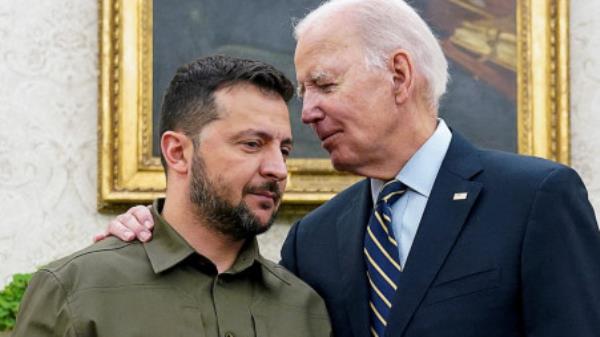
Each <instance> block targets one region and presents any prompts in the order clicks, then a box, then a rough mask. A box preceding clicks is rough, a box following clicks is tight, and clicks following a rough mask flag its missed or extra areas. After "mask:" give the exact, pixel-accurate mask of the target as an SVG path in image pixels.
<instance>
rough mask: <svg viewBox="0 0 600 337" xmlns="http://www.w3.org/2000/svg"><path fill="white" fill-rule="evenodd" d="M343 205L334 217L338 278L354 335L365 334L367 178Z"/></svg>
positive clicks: (369, 197) (360, 336)
mask: <svg viewBox="0 0 600 337" xmlns="http://www.w3.org/2000/svg"><path fill="white" fill-rule="evenodd" d="M362 184H363V186H362V188H361V189H360V192H359V193H356V194H355V195H354V196H353V198H352V199H351V200H350V201H349V202H348V205H346V207H344V208H343V213H342V214H341V215H340V216H339V217H338V220H337V238H338V256H339V258H340V267H341V275H342V276H341V277H342V284H343V288H342V291H343V293H342V296H343V298H344V301H345V308H346V312H347V313H348V318H349V321H350V324H351V326H352V331H353V332H354V336H356V337H363V336H369V309H368V288H367V277H366V269H365V263H364V255H363V241H364V235H365V228H366V223H367V221H368V217H369V216H370V214H371V209H372V201H371V192H370V184H369V181H368V180H364V181H363V182H362Z"/></svg>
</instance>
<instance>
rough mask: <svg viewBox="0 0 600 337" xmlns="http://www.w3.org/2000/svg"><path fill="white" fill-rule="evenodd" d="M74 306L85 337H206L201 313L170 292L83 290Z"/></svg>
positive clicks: (138, 287)
mask: <svg viewBox="0 0 600 337" xmlns="http://www.w3.org/2000/svg"><path fill="white" fill-rule="evenodd" d="M90 301H93V302H90ZM92 303H93V304H92ZM72 305H73V312H74V313H75V315H76V316H77V323H76V324H77V327H76V329H77V330H78V331H80V332H81V333H82V335H83V336H98V337H101V336H119V337H165V336H169V337H192V336H193V337H205V336H206V334H205V330H204V326H203V322H202V315H201V311H200V309H199V308H197V307H196V306H195V305H194V304H193V303H191V301H190V299H189V298H186V296H183V294H181V293H178V292H177V291H175V290H173V289H170V288H161V287H152V286H148V287H144V286H136V287H122V288H108V289H89V290H83V291H80V292H79V293H78V294H77V300H76V301H74V302H73V304H72Z"/></svg>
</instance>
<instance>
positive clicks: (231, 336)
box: [225, 331, 235, 337]
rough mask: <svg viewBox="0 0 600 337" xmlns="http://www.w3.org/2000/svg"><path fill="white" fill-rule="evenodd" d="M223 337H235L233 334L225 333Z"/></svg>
mask: <svg viewBox="0 0 600 337" xmlns="http://www.w3.org/2000/svg"><path fill="white" fill-rule="evenodd" d="M225 337H235V335H234V334H233V332H229V331H228V332H226V333H225Z"/></svg>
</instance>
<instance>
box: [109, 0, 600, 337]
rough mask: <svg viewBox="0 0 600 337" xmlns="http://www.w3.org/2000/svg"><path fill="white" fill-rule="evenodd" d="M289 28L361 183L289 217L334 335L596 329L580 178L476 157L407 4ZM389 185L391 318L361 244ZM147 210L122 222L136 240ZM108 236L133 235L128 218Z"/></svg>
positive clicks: (427, 34)
mask: <svg viewBox="0 0 600 337" xmlns="http://www.w3.org/2000/svg"><path fill="white" fill-rule="evenodd" d="M295 35H296V39H297V41H298V44H297V49H296V54H295V60H294V61H295V65H296V71H297V76H298V86H299V88H298V89H299V95H300V96H301V97H302V101H303V110H302V121H303V122H304V123H306V124H309V125H311V126H312V127H313V129H314V130H315V132H316V134H317V136H318V137H319V138H320V139H321V142H322V146H323V147H324V148H325V149H326V150H327V151H328V152H329V154H330V157H331V161H332V163H333V165H334V166H335V168H336V169H338V170H342V171H347V172H352V173H354V174H358V175H361V176H364V177H366V179H365V180H363V181H361V182H358V183H357V184H355V185H353V186H351V187H349V188H348V189H346V190H345V191H343V192H341V193H340V194H338V195H337V196H336V197H335V198H333V199H332V200H331V201H329V202H327V203H325V204H324V205H323V206H321V207H319V208H318V209H317V210H315V211H313V212H312V213H310V214H308V215H307V216H306V217H304V218H303V219H302V220H300V221H298V222H297V223H296V224H294V225H293V227H292V229H291V231H290V234H289V235H288V237H287V239H286V241H285V243H284V246H283V249H282V261H281V263H282V264H283V265H284V266H285V267H286V268H288V269H289V270H290V271H292V272H293V273H295V274H296V275H298V276H299V277H300V278H302V279H303V280H304V281H306V282H307V283H308V284H309V285H311V286H312V287H313V288H314V289H315V290H316V291H317V292H318V293H319V294H320V295H321V296H323V298H324V299H325V301H326V303H327V306H328V310H329V312H330V316H331V319H332V324H333V329H334V333H335V335H336V336H354V337H365V336H370V335H372V336H380V335H381V336H383V335H385V336H389V337H391V336H407V337H409V336H410V337H413V336H415V337H416V336H418V337H445V336H453V337H481V336H486V337H490V336H502V337H513V336H514V337H516V336H531V337H534V336H535V337H550V336H556V337H559V336H560V337H566V336H578V337H588V336H589V337H592V336H600V232H599V230H598V226H597V223H596V220H595V216H594V212H593V210H592V208H591V206H590V204H589V201H588V198H587V192H586V190H585V187H584V185H583V183H582V182H581V180H580V178H579V176H578V175H577V173H575V172H574V171H573V170H572V169H570V168H568V167H566V166H563V165H560V164H556V163H552V162H550V161H546V160H543V159H537V158H531V157H525V156H519V155H515V154H509V153H503V152H498V151H489V150H482V149H478V148H476V147H475V146H473V145H471V144H470V143H469V142H468V141H466V140H465V139H464V138H463V137H461V136H460V135H459V134H458V133H457V132H454V131H451V130H450V129H449V128H448V127H447V125H446V124H445V122H444V121H443V120H441V119H439V118H438V113H437V111H438V102H439V99H440V97H441V96H442V95H443V93H444V91H445V88H446V83H447V81H448V75H447V63H446V59H445V57H444V55H443V53H442V50H441V48H440V46H439V44H438V42H437V40H436V39H435V37H434V36H433V34H432V32H431V30H430V28H429V27H428V26H427V24H426V23H425V22H424V21H423V20H422V19H421V18H420V17H419V15H418V14H417V13H416V12H415V11H414V10H413V9H412V8H411V7H410V6H409V5H407V4H406V3H405V2H404V1H401V0H346V1H329V2H326V3H325V4H323V5H321V6H320V7H319V8H318V9H316V10H314V11H313V12H311V13H310V14H308V15H307V16H306V17H305V18H304V19H303V20H302V21H300V22H299V24H298V25H297V27H296V31H295ZM394 179H396V180H398V181H400V182H401V183H402V186H403V189H402V191H401V193H402V194H401V196H400V198H399V199H398V200H397V201H395V202H394V203H393V204H392V205H390V206H389V212H390V213H389V216H388V218H391V220H389V223H390V225H389V227H387V229H386V231H389V232H391V233H387V234H388V235H389V239H390V242H393V243H394V244H395V247H397V251H394V252H393V253H392V254H388V253H389V252H388V253H385V254H384V255H385V256H386V257H387V258H388V259H389V260H394V261H395V262H393V263H394V264H395V265H397V266H398V269H399V270H400V271H401V272H400V273H399V276H398V277H397V278H395V279H393V280H392V281H393V282H388V283H390V284H392V283H393V285H394V288H393V289H394V291H393V293H392V296H388V298H387V299H385V300H383V302H384V304H385V306H386V307H387V309H386V310H387V311H386V313H385V314H382V312H380V311H378V310H376V309H377V308H376V307H377V305H374V302H375V301H378V300H377V298H376V297H373V296H379V295H381V294H380V291H379V290H378V287H380V286H378V285H377V284H375V283H376V282H374V277H373V272H372V271H371V269H369V268H372V267H371V266H372V265H377V263H373V261H369V260H370V256H369V254H368V249H367V247H366V242H367V239H368V237H369V235H371V232H370V226H371V224H370V223H371V221H373V220H372V218H373V217H375V218H377V216H376V215H375V211H374V204H376V203H379V201H378V200H379V199H380V197H379V194H380V191H381V190H382V188H383V187H384V185H385V186H387V182H388V181H390V180H394ZM139 210H140V209H139V208H137V209H134V210H132V211H130V212H129V214H130V215H134V216H129V217H127V218H126V219H125V220H126V221H125V220H124V221H123V222H126V225H129V226H130V228H131V229H132V230H133V232H135V233H136V234H137V233H140V232H141V229H142V228H143V227H141V226H140V225H139V224H137V223H136V222H138V221H139V222H143V219H144V217H145V216H144V215H143V214H142V215H140V214H139V213H140V212H139ZM142 213H143V212H142ZM136 218H137V219H136ZM382 223H383V222H382ZM382 227H383V225H382ZM368 228H369V229H368ZM110 230H111V231H112V232H113V233H114V234H116V235H119V236H121V237H123V236H124V234H123V233H124V232H123V224H122V223H118V222H115V223H113V224H112V225H111V226H110ZM129 234H130V236H132V235H133V234H132V233H129ZM146 234H147V233H146ZM375 241H377V240H375ZM377 244H378V245H379V241H378V243H377ZM391 255H393V257H390V256H391ZM366 256H368V258H366ZM375 269H377V270H379V267H378V266H375ZM383 269H384V268H383ZM379 271H381V270H379ZM385 273H386V271H385V270H383V271H382V274H385ZM385 279H386V280H387V281H389V280H388V278H387V277H385ZM380 297H381V296H380ZM375 321H377V323H378V324H379V325H380V326H379V328H378V329H374V324H375V323H374V322H375Z"/></svg>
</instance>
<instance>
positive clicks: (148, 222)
mask: <svg viewBox="0 0 600 337" xmlns="http://www.w3.org/2000/svg"><path fill="white" fill-rule="evenodd" d="M127 213H129V214H131V215H133V216H134V217H135V218H136V219H137V221H138V222H139V223H140V224H142V225H143V226H144V227H146V228H147V229H149V230H152V228H154V219H153V218H152V213H151V212H150V208H149V207H146V206H135V207H132V208H130V209H129V210H128V211H127Z"/></svg>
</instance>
